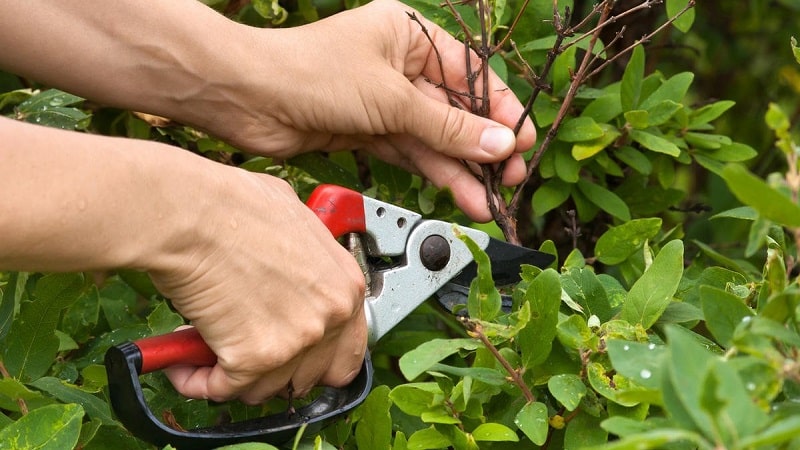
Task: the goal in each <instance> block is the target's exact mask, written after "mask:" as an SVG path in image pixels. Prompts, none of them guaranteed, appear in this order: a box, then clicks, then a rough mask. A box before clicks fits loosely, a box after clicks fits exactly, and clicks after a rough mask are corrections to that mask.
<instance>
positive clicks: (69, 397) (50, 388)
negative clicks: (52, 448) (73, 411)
mask: <svg viewBox="0 0 800 450" xmlns="http://www.w3.org/2000/svg"><path fill="white" fill-rule="evenodd" d="M31 386H33V387H35V388H36V389H39V390H41V391H43V392H46V393H47V394H49V395H52V396H53V397H55V398H57V399H58V400H60V401H62V402H64V403H76V404H79V405H81V407H83V409H84V410H85V411H86V414H87V415H88V416H89V418H91V419H98V420H99V421H100V422H101V423H102V424H103V425H116V424H117V422H116V421H115V420H114V417H113V416H112V415H111V410H110V409H109V405H108V403H106V402H104V401H103V400H101V399H100V398H98V397H95V396H94V395H92V394H89V393H86V392H84V391H82V390H80V389H78V387H77V386H74V385H71V384H69V383H66V382H64V381H62V380H59V379H58V378H53V377H43V378H39V379H38V380H36V381H34V382H32V383H31Z"/></svg>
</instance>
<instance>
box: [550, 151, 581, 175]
mask: <svg viewBox="0 0 800 450" xmlns="http://www.w3.org/2000/svg"><path fill="white" fill-rule="evenodd" d="M552 152H553V153H554V156H555V158H554V159H555V161H554V162H555V165H556V167H555V169H556V175H557V176H558V178H560V179H562V180H564V181H566V182H567V183H575V182H577V181H578V179H579V178H580V176H581V164H580V163H579V162H578V161H577V160H576V159H575V158H574V157H573V156H572V154H570V152H569V150H568V149H567V148H565V147H564V146H557V147H556V148H553V149H552Z"/></svg>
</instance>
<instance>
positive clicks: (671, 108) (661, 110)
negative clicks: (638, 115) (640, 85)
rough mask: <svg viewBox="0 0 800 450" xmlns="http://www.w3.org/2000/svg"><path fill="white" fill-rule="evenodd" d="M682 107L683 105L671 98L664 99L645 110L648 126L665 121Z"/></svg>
mask: <svg viewBox="0 0 800 450" xmlns="http://www.w3.org/2000/svg"><path fill="white" fill-rule="evenodd" d="M681 109H683V105H682V104H680V103H678V102H674V101H672V100H664V101H663V102H661V103H658V104H656V105H655V106H653V107H652V108H650V109H648V110H647V113H648V114H649V120H648V121H649V123H650V126H653V127H657V126H660V125H663V124H665V123H667V121H668V120H669V119H671V118H672V116H674V115H675V113H676V112H678V111H680V110H681Z"/></svg>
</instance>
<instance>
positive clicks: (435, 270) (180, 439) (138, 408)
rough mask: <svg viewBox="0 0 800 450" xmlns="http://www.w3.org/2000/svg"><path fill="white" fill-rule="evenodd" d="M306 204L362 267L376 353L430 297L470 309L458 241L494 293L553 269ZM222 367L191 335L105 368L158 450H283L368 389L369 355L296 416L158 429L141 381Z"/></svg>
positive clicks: (342, 194) (373, 211) (474, 235)
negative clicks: (263, 445)
mask: <svg viewBox="0 0 800 450" xmlns="http://www.w3.org/2000/svg"><path fill="white" fill-rule="evenodd" d="M306 205H307V206H308V207H309V208H311V210H312V211H313V212H314V213H315V214H316V215H317V217H319V219H320V220H321V221H322V222H323V223H324V224H325V225H326V226H327V228H328V229H329V230H330V231H331V233H332V234H333V236H334V237H336V238H343V240H346V241H347V243H346V244H347V245H348V248H349V249H350V251H351V253H352V254H353V256H354V257H355V258H356V259H357V260H358V261H359V264H361V267H362V270H363V271H364V275H365V278H366V279H367V294H366V298H365V299H364V308H365V311H366V316H367V327H368V330H369V331H368V341H369V345H370V346H372V345H373V344H375V342H376V341H378V340H379V339H380V338H381V337H382V336H384V335H385V334H386V333H388V332H389V331H390V330H391V329H392V328H393V327H394V326H395V325H397V324H398V323H399V322H400V321H401V320H403V319H404V318H405V317H406V316H408V315H409V314H410V313H411V312H412V311H413V310H414V309H415V308H417V307H418V306H419V305H420V304H421V303H422V302H424V301H425V300H427V299H428V298H430V297H436V298H437V299H438V300H439V302H440V303H441V304H442V305H443V306H444V307H445V308H446V309H448V310H449V311H451V312H454V311H455V310H456V309H458V308H460V307H461V305H464V304H466V301H467V296H468V292H469V285H470V283H471V281H472V279H473V278H474V277H475V276H476V271H477V266H476V263H475V262H474V260H473V257H472V253H471V252H470V250H469V249H468V247H467V245H466V244H465V243H464V242H463V241H462V240H461V239H459V238H458V237H457V234H458V233H463V234H465V235H467V236H469V237H470V238H471V239H472V240H473V241H474V242H475V243H476V244H478V246H479V247H480V248H482V249H483V250H484V251H485V252H486V253H487V254H488V255H489V258H490V260H491V263H492V274H493V276H494V277H495V282H496V283H497V284H498V285H506V284H511V283H513V282H515V281H518V279H519V273H520V268H521V266H522V265H523V264H529V265H534V266H538V267H542V268H544V267H547V266H548V265H550V264H551V263H552V262H553V260H554V256H552V255H550V254H547V253H543V252H539V251H536V250H531V249H527V248H524V247H519V246H515V245H511V244H508V243H505V242H502V241H499V240H496V239H493V238H490V237H489V235H488V234H486V233H484V232H482V231H479V230H475V229H472V228H469V227H464V226H459V225H453V224H451V223H448V222H443V221H439V220H426V219H423V218H422V216H421V215H420V214H417V213H415V212H413V211H409V210H406V209H404V208H401V207H398V206H395V205H392V204H389V203H385V202H382V201H379V200H375V199H372V198H369V197H366V196H364V195H362V194H360V193H358V192H355V191H352V190H349V189H346V188H343V187H339V186H334V185H321V186H319V187H317V189H315V190H314V192H313V193H312V195H311V196H310V197H309V199H308V201H307V202H306ZM216 360H217V357H216V355H214V353H213V352H212V351H211V349H210V348H209V347H208V345H207V344H206V343H205V342H204V341H203V339H202V337H201V336H200V334H199V333H197V331H196V330H195V329H193V328H190V329H185V330H181V331H176V332H173V333H168V334H165V335H161V336H153V337H148V338H144V339H140V340H137V341H134V342H127V343H124V344H121V345H117V346H114V347H111V348H110V349H109V350H108V352H107V353H106V357H105V364H106V369H107V372H108V386H109V394H110V397H111V404H112V406H113V408H114V412H115V413H116V415H117V417H118V418H119V420H120V421H121V422H122V423H123V424H124V425H125V427H126V428H127V429H128V430H129V431H130V432H132V433H133V434H134V435H135V436H137V437H139V438H141V439H144V440H146V441H149V442H152V443H154V444H156V445H159V446H165V445H167V444H171V445H173V446H175V447H177V448H192V449H206V448H215V447H220V446H224V445H231V444H235V443H241V442H250V441H258V442H268V443H272V444H281V443H285V442H287V441H289V440H291V439H292V438H293V437H294V436H295V434H296V433H297V432H298V430H300V429H301V428H305V431H306V432H308V433H314V432H318V431H319V430H321V429H322V428H323V427H324V426H325V425H327V424H329V423H330V422H331V421H333V420H335V419H336V418H338V417H340V416H342V415H344V414H346V413H347V412H349V411H350V410H352V409H353V408H355V407H356V406H358V405H359V404H360V403H361V402H363V401H364V399H365V398H366V397H367V395H368V394H369V391H370V389H371V388H372V377H373V371H372V364H371V361H370V357H369V352H367V355H366V357H365V359H364V363H363V365H362V369H361V372H360V373H359V374H358V376H357V377H356V378H355V380H353V381H352V382H351V383H350V384H349V385H348V386H345V387H343V388H330V387H325V388H323V389H322V391H321V393H320V394H319V395H318V396H317V397H316V398H314V399H313V401H311V402H310V403H308V404H307V405H305V406H302V407H299V408H297V409H291V410H290V411H287V412H284V413H278V414H273V415H268V416H265V417H260V418H257V419H250V420H245V421H240V422H234V423H229V424H223V425H217V426H213V427H209V428H199V429H192V430H188V431H184V430H176V429H173V428H171V427H169V426H167V425H165V424H163V423H162V422H161V421H159V420H158V419H157V418H156V416H155V415H154V414H153V412H152V411H151V410H150V408H149V407H148V406H147V402H146V401H145V397H144V394H143V392H142V387H141V384H140V382H139V376H140V375H143V374H146V373H150V372H154V371H158V370H161V369H163V368H165V367H170V366H174V365H195V366H213V365H214V364H215V363H216Z"/></svg>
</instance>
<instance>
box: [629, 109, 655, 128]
mask: <svg viewBox="0 0 800 450" xmlns="http://www.w3.org/2000/svg"><path fill="white" fill-rule="evenodd" d="M625 122H627V123H628V124H629V125H630V126H631V127H633V128H635V129H637V130H644V129H645V128H647V127H649V126H650V114H649V113H648V112H647V111H644V110H641V109H636V110H632V111H626V112H625Z"/></svg>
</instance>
